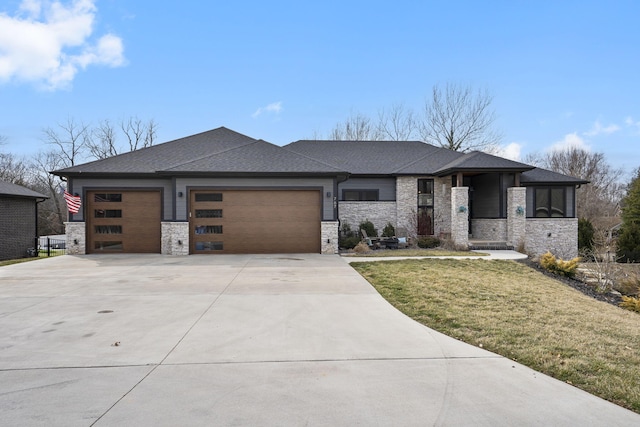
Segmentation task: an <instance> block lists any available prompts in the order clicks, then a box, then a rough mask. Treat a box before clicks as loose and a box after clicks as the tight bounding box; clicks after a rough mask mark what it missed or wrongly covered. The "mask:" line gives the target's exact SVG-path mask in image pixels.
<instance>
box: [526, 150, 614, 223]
mask: <svg viewBox="0 0 640 427" xmlns="http://www.w3.org/2000/svg"><path fill="white" fill-rule="evenodd" d="M527 161H529V162H531V164H533V165H536V166H540V167H543V168H545V169H549V170H552V171H554V172H558V173H562V174H565V175H569V176H573V177H576V178H581V179H584V180H587V181H589V182H590V184H588V185H583V186H581V187H580V188H578V190H577V201H578V216H579V217H580V218H586V219H588V220H589V221H591V222H592V223H594V225H596V226H605V225H606V224H600V223H601V222H602V221H603V220H604V218H613V217H617V216H618V215H619V213H620V200H621V199H622V197H623V195H624V185H623V184H621V183H620V182H619V179H620V177H621V176H622V175H623V170H622V169H614V168H612V167H611V166H610V165H609V163H607V160H606V158H605V156H604V154H603V153H594V152H590V151H587V150H585V149H583V148H580V147H575V146H569V147H566V148H563V149H560V150H553V151H550V152H548V153H546V154H543V155H540V154H535V155H531V156H528V157H527ZM608 225H609V226H611V225H612V224H608Z"/></svg>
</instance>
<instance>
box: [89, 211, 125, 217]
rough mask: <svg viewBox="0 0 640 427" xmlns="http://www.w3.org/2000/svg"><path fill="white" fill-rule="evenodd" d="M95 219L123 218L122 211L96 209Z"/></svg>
mask: <svg viewBox="0 0 640 427" xmlns="http://www.w3.org/2000/svg"><path fill="white" fill-rule="evenodd" d="M93 216H94V218H122V210H121V209H95V210H94V211H93Z"/></svg>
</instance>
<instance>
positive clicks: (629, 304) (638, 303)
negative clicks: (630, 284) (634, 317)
mask: <svg viewBox="0 0 640 427" xmlns="http://www.w3.org/2000/svg"><path fill="white" fill-rule="evenodd" d="M620 307H622V308H624V309H626V310H630V311H635V312H636V313H640V298H636V297H628V296H623V297H622V302H621V303H620Z"/></svg>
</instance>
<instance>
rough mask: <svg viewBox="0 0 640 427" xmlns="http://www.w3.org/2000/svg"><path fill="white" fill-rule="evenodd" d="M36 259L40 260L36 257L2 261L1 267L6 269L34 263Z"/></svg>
mask: <svg viewBox="0 0 640 427" xmlns="http://www.w3.org/2000/svg"><path fill="white" fill-rule="evenodd" d="M36 259H40V258H39V257H34V258H20V259H8V260H5V261H0V267H4V266H5V265H12V264H20V263H22V262H28V261H34V260H36Z"/></svg>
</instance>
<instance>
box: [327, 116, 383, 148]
mask: <svg viewBox="0 0 640 427" xmlns="http://www.w3.org/2000/svg"><path fill="white" fill-rule="evenodd" d="M329 139H332V140H335V141H378V140H380V139H382V134H381V133H380V130H379V127H378V126H376V125H375V124H374V123H373V122H372V120H371V118H369V117H367V116H365V115H363V114H360V113H351V116H349V118H347V119H346V120H345V121H344V122H342V123H338V124H337V125H336V126H335V127H334V128H333V130H332V131H331V133H330V134H329Z"/></svg>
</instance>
